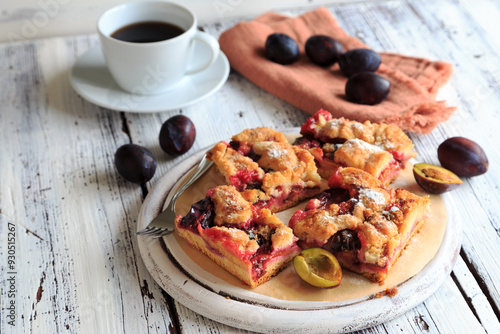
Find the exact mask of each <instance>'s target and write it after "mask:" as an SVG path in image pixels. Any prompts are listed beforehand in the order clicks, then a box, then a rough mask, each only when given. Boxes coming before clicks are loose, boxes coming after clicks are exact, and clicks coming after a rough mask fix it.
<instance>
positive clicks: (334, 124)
mask: <svg viewBox="0 0 500 334" xmlns="http://www.w3.org/2000/svg"><path fill="white" fill-rule="evenodd" d="M342 123H343V122H341V121H340V120H338V119H332V120H330V121H328V123H326V125H325V127H326V128H328V129H330V130H334V129H337V128H339V127H340V126H341V125H342Z"/></svg>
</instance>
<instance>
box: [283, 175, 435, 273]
mask: <svg viewBox="0 0 500 334" xmlns="http://www.w3.org/2000/svg"><path fill="white" fill-rule="evenodd" d="M328 185H329V186H330V189H329V190H326V191H325V192H323V193H322V194H320V195H319V196H318V197H317V198H314V199H311V200H310V201H309V202H308V203H307V205H306V207H305V210H298V211H297V212H296V213H295V214H294V215H293V216H292V218H291V220H290V222H289V226H290V227H291V228H292V229H293V232H294V234H295V235H296V236H297V237H298V238H299V239H300V241H299V244H300V245H301V247H304V248H309V247H323V248H325V249H327V250H329V251H330V252H332V253H333V254H334V255H335V256H336V258H337V259H338V261H339V263H340V264H341V266H342V267H344V268H346V269H349V270H351V271H354V272H356V273H359V274H362V275H363V276H365V277H367V278H368V279H369V280H371V281H372V282H383V281H384V280H385V278H386V277H387V273H388V272H389V270H390V269H391V267H392V265H393V264H394V263H395V262H396V260H397V259H398V257H399V256H400V254H401V252H402V251H403V249H404V248H405V247H406V245H408V243H409V241H410V239H411V238H412V236H413V235H414V234H415V233H417V232H418V230H419V229H420V228H421V226H422V224H423V223H424V221H425V220H426V218H427V215H428V210H429V203H430V199H429V197H428V196H425V197H420V196H417V195H415V194H412V193H410V192H409V191H407V190H404V189H386V188H385V187H384V186H383V185H382V182H381V181H380V180H378V179H376V178H375V177H373V176H372V175H370V174H369V173H368V172H365V171H362V170H360V169H356V168H352V167H340V168H338V169H337V170H336V172H335V174H333V175H332V176H331V178H330V179H329V181H328Z"/></svg>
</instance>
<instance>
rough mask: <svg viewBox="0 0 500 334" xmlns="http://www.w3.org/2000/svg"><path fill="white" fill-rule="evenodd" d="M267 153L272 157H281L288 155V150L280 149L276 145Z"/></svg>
mask: <svg viewBox="0 0 500 334" xmlns="http://www.w3.org/2000/svg"><path fill="white" fill-rule="evenodd" d="M267 155H268V156H269V158H271V159H280V158H281V157H283V156H286V155H287V150H286V149H278V148H275V147H271V148H270V149H269V150H268V151H267Z"/></svg>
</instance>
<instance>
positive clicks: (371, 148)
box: [343, 138, 383, 152]
mask: <svg viewBox="0 0 500 334" xmlns="http://www.w3.org/2000/svg"><path fill="white" fill-rule="evenodd" d="M343 146H346V148H351V149H353V150H359V149H361V150H363V151H368V152H376V151H383V149H382V148H380V147H378V146H376V145H372V144H370V143H367V142H365V141H364V140H361V139H357V138H356V139H349V140H348V141H346V142H345V143H344V144H343Z"/></svg>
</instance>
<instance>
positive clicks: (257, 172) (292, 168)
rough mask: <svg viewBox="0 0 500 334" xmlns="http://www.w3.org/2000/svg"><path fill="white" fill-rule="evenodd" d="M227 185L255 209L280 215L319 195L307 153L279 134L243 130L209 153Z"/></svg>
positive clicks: (313, 166)
mask: <svg viewBox="0 0 500 334" xmlns="http://www.w3.org/2000/svg"><path fill="white" fill-rule="evenodd" d="M207 157H208V159H210V160H212V161H214V162H215V165H216V166H217V168H218V170H219V172H221V174H222V175H223V176H224V177H225V179H226V182H227V183H228V184H230V185H233V186H234V187H236V189H238V191H240V192H241V194H242V196H243V198H245V199H246V200H247V201H249V202H251V203H252V204H253V205H254V206H256V207H257V208H268V209H269V210H271V211H272V212H279V211H282V210H285V209H287V208H290V207H292V206H294V205H296V204H297V203H298V202H300V201H302V200H303V199H306V198H310V197H312V196H314V195H316V194H318V193H319V192H320V191H321V188H320V186H321V176H320V175H319V174H318V171H317V167H316V164H315V161H314V157H313V156H312V155H311V153H309V151H308V150H306V149H303V148H300V147H298V146H293V145H291V144H290V143H289V142H288V141H287V139H286V137H285V136H284V135H283V134H282V133H281V132H278V131H274V130H272V129H269V128H265V127H260V128H255V129H246V130H244V131H243V132H241V133H239V134H237V135H235V136H233V137H232V140H231V141H230V142H229V143H228V142H225V141H223V142H220V143H218V144H216V145H215V146H214V147H213V148H212V149H211V150H210V151H209V152H208V153H207Z"/></svg>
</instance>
